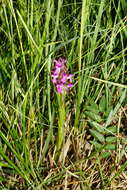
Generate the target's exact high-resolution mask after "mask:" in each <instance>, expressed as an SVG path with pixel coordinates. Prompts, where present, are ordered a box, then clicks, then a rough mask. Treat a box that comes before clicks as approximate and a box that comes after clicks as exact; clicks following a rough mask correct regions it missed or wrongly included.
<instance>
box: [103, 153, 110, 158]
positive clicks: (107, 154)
mask: <svg viewBox="0 0 127 190" xmlns="http://www.w3.org/2000/svg"><path fill="white" fill-rule="evenodd" d="M110 155H111V152H102V153H101V158H108V157H109V156H110Z"/></svg>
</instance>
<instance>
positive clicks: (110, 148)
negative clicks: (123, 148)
mask: <svg viewBox="0 0 127 190" xmlns="http://www.w3.org/2000/svg"><path fill="white" fill-rule="evenodd" d="M105 149H106V150H115V149H116V145H115V144H107V145H106V146H105Z"/></svg>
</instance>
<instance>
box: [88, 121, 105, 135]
mask: <svg viewBox="0 0 127 190" xmlns="http://www.w3.org/2000/svg"><path fill="white" fill-rule="evenodd" d="M89 123H90V125H91V126H92V127H94V128H95V129H96V130H97V131H98V132H100V133H104V132H105V129H104V128H103V127H102V125H100V124H98V123H97V122H95V121H90V122H89Z"/></svg>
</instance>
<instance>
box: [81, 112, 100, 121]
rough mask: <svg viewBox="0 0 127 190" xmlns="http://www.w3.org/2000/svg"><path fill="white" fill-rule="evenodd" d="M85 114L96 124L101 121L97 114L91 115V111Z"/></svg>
mask: <svg viewBox="0 0 127 190" xmlns="http://www.w3.org/2000/svg"><path fill="white" fill-rule="evenodd" d="M85 114H86V116H88V117H89V118H90V119H92V120H95V121H97V122H101V121H102V119H101V117H100V116H99V115H98V114H95V113H93V112H92V111H91V112H88V111H86V112H85Z"/></svg>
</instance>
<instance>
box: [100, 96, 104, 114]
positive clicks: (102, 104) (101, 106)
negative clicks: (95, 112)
mask: <svg viewBox="0 0 127 190" xmlns="http://www.w3.org/2000/svg"><path fill="white" fill-rule="evenodd" d="M99 110H100V111H101V112H105V110H106V98H105V96H102V98H101V100H100V103H99Z"/></svg>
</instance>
